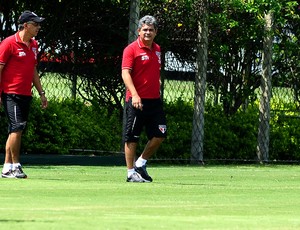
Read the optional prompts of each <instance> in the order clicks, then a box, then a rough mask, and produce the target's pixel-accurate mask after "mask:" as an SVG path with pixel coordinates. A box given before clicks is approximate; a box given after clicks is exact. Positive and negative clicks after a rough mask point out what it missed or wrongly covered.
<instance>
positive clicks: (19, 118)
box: [1, 93, 32, 133]
mask: <svg viewBox="0 0 300 230" xmlns="http://www.w3.org/2000/svg"><path fill="white" fill-rule="evenodd" d="M1 97H2V104H3V107H4V111H5V113H6V116H7V119H8V133H12V132H18V131H22V130H24V129H25V127H26V124H27V120H28V115H29V108H30V103H31V100H32V97H31V96H24V95H17V94H6V93H2V95H1Z"/></svg>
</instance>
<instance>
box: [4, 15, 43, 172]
mask: <svg viewBox="0 0 300 230" xmlns="http://www.w3.org/2000/svg"><path fill="white" fill-rule="evenodd" d="M43 20H44V18H42V17H39V16H37V15H36V14H35V13H33V12H31V11H28V10H26V11H24V12H23V13H22V14H21V16H20V17H19V31H17V33H15V34H14V35H11V36H9V37H7V38H6V39H4V40H3V41H2V42H1V43H0V89H1V103H2V104H3V107H4V111H5V113H6V116H7V119H8V138H7V141H6V147H5V161H4V165H3V169H2V174H1V176H2V177H3V178H27V175H26V174H25V173H24V172H23V170H22V166H21V164H20V148H21V137H22V133H23V130H24V129H25V127H26V123H27V120H28V115H29V108H30V102H31V99H32V92H31V88H32V85H34V87H35V88H36V90H37V91H38V92H39V94H40V96H41V103H42V108H46V107H47V106H48V101H47V98H46V97H45V91H44V90H43V88H42V85H41V81H40V78H39V74H38V72H37V68H36V65H37V54H38V43H37V41H36V40H34V39H33V38H34V37H35V36H37V34H38V32H39V30H40V28H41V25H40V23H41V22H42V21H43Z"/></svg>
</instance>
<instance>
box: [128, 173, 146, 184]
mask: <svg viewBox="0 0 300 230" xmlns="http://www.w3.org/2000/svg"><path fill="white" fill-rule="evenodd" d="M126 181H127V182H139V183H143V182H147V181H145V180H144V179H143V178H142V177H141V175H140V174H138V173H136V172H135V173H133V174H132V175H131V176H130V177H127V180H126Z"/></svg>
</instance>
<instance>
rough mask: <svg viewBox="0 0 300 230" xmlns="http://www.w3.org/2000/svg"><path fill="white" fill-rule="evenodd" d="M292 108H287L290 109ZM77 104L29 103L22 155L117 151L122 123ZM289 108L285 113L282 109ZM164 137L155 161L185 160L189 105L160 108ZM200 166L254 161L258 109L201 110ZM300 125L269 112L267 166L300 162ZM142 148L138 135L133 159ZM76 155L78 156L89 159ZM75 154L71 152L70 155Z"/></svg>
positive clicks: (113, 115) (116, 115)
mask: <svg viewBox="0 0 300 230" xmlns="http://www.w3.org/2000/svg"><path fill="white" fill-rule="evenodd" d="M290 106H292V105H290ZM95 108H96V107H95V106H93V105H86V104H84V103H83V102H80V101H74V100H64V101H55V100H54V101H53V100H52V101H50V102H49V107H48V108H47V109H45V110H42V109H41V108H40V101H39V99H36V98H34V100H33V103H32V108H31V113H30V118H29V122H28V127H27V129H26V131H25V133H24V135H23V139H22V151H23V152H27V153H34V154H68V153H70V149H78V150H92V151H91V152H92V153H94V154H99V153H97V152H102V153H100V154H105V152H111V151H117V152H118V151H120V148H121V141H122V121H121V120H122V119H120V117H119V113H118V112H115V113H109V112H108V111H107V110H106V109H99V108H97V109H95ZM287 108H288V105H286V107H285V108H284V109H287ZM165 111H166V114H167V124H168V137H167V139H166V140H165V141H164V142H163V144H162V145H161V147H160V148H159V150H158V151H157V153H156V154H155V155H154V159H168V160H173V161H174V160H177V159H179V160H189V159H190V154H191V136H192V124H193V122H192V120H193V105H192V103H188V102H185V101H183V100H181V99H178V100H177V101H174V102H169V103H165ZM1 116H2V119H1V121H2V122H1V123H0V126H1V129H2V132H1V135H0V141H1V143H0V144H1V148H2V150H4V144H5V142H6V138H7V133H6V130H7V124H6V119H4V113H3V110H1ZM204 128H205V130H204V133H205V138H204V160H208V159H227V160H229V159H239V160H240V159H243V160H256V145H257V132H258V107H257V106H249V107H248V108H247V109H246V110H245V111H243V110H239V111H238V112H237V113H236V114H234V115H232V116H230V117H228V116H226V115H225V114H224V112H223V110H222V107H221V106H211V105H206V108H205V127H204ZM299 140H300V119H299V114H298V113H296V112H290V113H288V114H287V113H276V112H273V113H272V116H271V123H270V160H299V159H300V142H299ZM146 142H147V138H146V136H145V135H144V134H143V135H142V137H141V140H140V144H139V147H138V153H140V152H141V151H142V150H143V147H144V145H145V144H146ZM94 150H95V151H94ZM91 152H90V151H86V152H84V151H78V153H77V154H85V153H87V154H91ZM72 153H74V152H72Z"/></svg>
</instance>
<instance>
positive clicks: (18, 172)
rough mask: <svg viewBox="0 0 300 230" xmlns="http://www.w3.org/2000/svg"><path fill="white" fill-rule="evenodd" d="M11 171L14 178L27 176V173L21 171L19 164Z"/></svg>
mask: <svg viewBox="0 0 300 230" xmlns="http://www.w3.org/2000/svg"><path fill="white" fill-rule="evenodd" d="M12 173H13V174H14V176H15V178H22V179H25V178H27V175H26V174H25V173H24V172H23V170H22V167H21V166H18V167H16V168H15V169H14V170H13V171H12Z"/></svg>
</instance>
